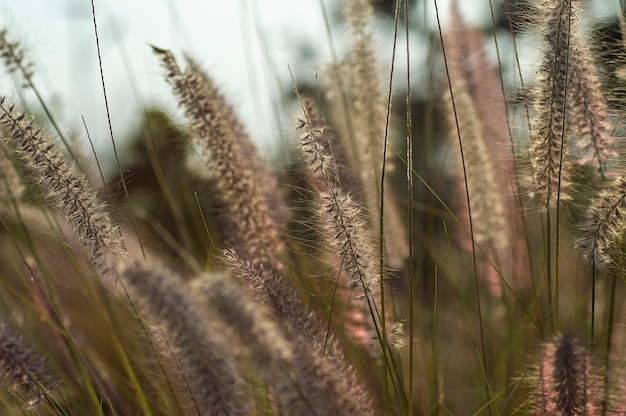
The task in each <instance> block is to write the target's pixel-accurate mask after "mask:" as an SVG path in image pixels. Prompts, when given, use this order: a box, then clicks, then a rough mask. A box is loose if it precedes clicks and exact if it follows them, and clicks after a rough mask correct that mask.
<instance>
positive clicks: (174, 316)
mask: <svg viewBox="0 0 626 416" xmlns="http://www.w3.org/2000/svg"><path fill="white" fill-rule="evenodd" d="M119 276H120V279H121V280H122V282H123V283H124V284H125V285H126V286H127V287H128V288H129V289H130V290H131V294H132V296H133V297H135V298H137V299H138V300H140V301H141V304H142V305H143V306H144V307H145V308H146V309H147V310H148V312H149V313H151V314H152V315H154V317H155V318H156V319H157V320H158V323H159V325H160V326H161V327H162V328H163V331H164V333H165V335H166V337H167V339H168V343H169V345H170V346H171V347H172V352H173V353H174V356H175V357H176V359H177V360H178V361H179V362H180V364H181V367H182V370H183V372H184V376H185V377H186V380H187V384H188V385H189V388H190V390H191V395H192V396H193V398H194V404H195V406H196V407H197V409H198V411H199V412H200V414H203V415H223V414H226V415H245V414H248V410H249V409H248V407H249V403H248V399H247V398H246V395H245V388H244V386H243V384H242V382H241V380H239V376H238V374H237V373H236V369H235V365H234V362H233V360H234V359H233V357H232V356H231V351H232V350H233V349H234V348H236V346H234V345H232V342H228V341H227V340H226V339H225V338H224V335H223V334H224V331H223V328H222V327H220V326H219V325H218V324H217V322H215V321H214V320H211V319H208V318H206V317H205V316H204V315H203V314H202V307H201V306H200V305H199V304H198V303H197V302H196V301H195V300H194V298H193V296H192V295H191V294H190V293H187V291H186V290H185V286H184V284H183V282H182V281H181V280H180V279H179V278H177V276H174V275H173V274H171V273H169V272H167V271H165V270H163V268H159V267H157V266H154V267H148V266H146V265H142V264H139V263H138V262H135V263H134V264H131V265H129V266H127V267H125V268H123V269H121V270H120V271H119Z"/></svg>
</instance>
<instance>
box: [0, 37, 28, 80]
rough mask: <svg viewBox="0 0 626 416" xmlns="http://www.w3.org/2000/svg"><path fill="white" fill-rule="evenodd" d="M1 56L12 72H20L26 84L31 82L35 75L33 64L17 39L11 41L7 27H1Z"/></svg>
mask: <svg viewBox="0 0 626 416" xmlns="http://www.w3.org/2000/svg"><path fill="white" fill-rule="evenodd" d="M0 57H2V59H4V62H5V64H6V66H7V68H8V70H9V71H10V72H20V73H21V75H22V76H23V77H24V80H26V84H30V82H31V78H32V76H33V70H32V69H33V64H32V62H28V61H27V60H26V58H25V54H24V50H23V49H22V46H21V45H20V44H19V42H17V41H11V40H10V39H9V36H8V31H7V29H6V28H2V29H0Z"/></svg>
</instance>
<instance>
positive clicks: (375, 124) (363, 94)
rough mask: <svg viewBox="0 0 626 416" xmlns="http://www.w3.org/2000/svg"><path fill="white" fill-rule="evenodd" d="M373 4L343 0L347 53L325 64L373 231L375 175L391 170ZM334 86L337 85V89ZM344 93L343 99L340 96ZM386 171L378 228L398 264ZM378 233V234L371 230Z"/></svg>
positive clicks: (400, 244)
mask: <svg viewBox="0 0 626 416" xmlns="http://www.w3.org/2000/svg"><path fill="white" fill-rule="evenodd" d="M373 14H374V9H373V7H372V4H371V1H370V0H348V1H346V2H345V6H344V10H343V16H344V20H345V23H346V26H347V28H348V36H349V38H350V54H349V56H348V59H347V64H346V65H345V66H337V67H335V68H333V69H331V71H330V73H331V77H330V80H329V89H330V92H329V95H330V98H331V99H333V105H334V107H335V108H336V109H337V111H338V113H340V114H341V113H343V116H344V119H345V124H346V125H345V126H344V127H345V135H344V136H342V137H341V145H342V147H343V148H344V150H345V152H346V154H347V157H348V161H349V166H350V168H351V169H352V174H353V175H354V176H356V177H357V178H358V180H359V182H360V187H359V193H362V195H363V201H364V202H365V207H367V209H368V212H369V213H370V218H369V222H370V223H371V224H372V225H373V229H374V230H375V232H376V233H379V231H380V230H379V229H378V228H379V223H380V221H379V218H380V212H381V209H380V208H381V207H380V200H381V192H382V190H381V183H380V182H381V176H382V168H383V163H385V164H386V167H385V169H386V170H387V173H390V172H391V171H392V170H393V165H392V162H391V160H392V159H391V157H392V153H393V152H391V151H388V152H387V153H386V155H387V156H386V158H387V160H385V161H384V162H383V152H384V146H385V134H389V132H388V128H387V94H386V93H385V91H384V86H383V84H382V78H381V68H380V66H381V65H380V62H379V60H378V58H377V53H376V51H375V46H376V45H375V41H374V38H373V36H372V31H371V28H370V25H371V23H372V20H373ZM336 90H339V91H338V93H337V92H336ZM343 96H345V99H344V100H340V98H341V97H343ZM391 179H392V178H391V175H389V174H387V176H386V183H385V189H386V192H385V195H384V198H385V202H386V203H385V212H384V216H385V217H384V229H383V235H384V238H385V250H386V254H387V256H386V259H387V260H388V261H389V263H390V264H391V266H392V267H394V268H399V267H401V266H402V262H403V260H404V259H406V258H407V257H408V254H409V253H408V244H406V243H405V242H406V241H407V234H406V230H405V229H404V227H403V226H402V221H401V216H400V212H399V210H398V208H397V206H396V205H395V204H394V197H393V192H390V191H389V190H391V189H394V184H392V183H391ZM377 235H378V234H377Z"/></svg>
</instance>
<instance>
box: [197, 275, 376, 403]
mask: <svg viewBox="0 0 626 416" xmlns="http://www.w3.org/2000/svg"><path fill="white" fill-rule="evenodd" d="M194 288H195V289H196V290H197V291H198V295H200V296H201V298H202V299H204V300H205V302H206V304H207V307H208V308H209V309H210V310H213V311H215V312H216V313H217V314H218V315H219V316H220V318H221V319H222V320H223V321H224V322H225V323H226V325H227V326H228V327H229V328H231V329H232V332H233V334H234V336H235V337H238V338H239V339H240V340H241V345H243V346H246V348H247V349H248V355H249V356H250V359H251V361H252V363H253V365H254V366H255V367H256V368H257V369H258V370H259V374H260V375H261V376H262V377H264V378H265V380H267V381H268V382H269V384H270V386H272V390H271V391H272V392H273V394H274V395H275V399H276V401H277V402H278V405H279V409H280V411H281V413H282V414H289V415H291V414H298V415H336V414H342V415H343V414H346V415H348V414H368V413H370V412H369V411H368V408H367V404H366V403H368V402H369V401H367V400H366V401H365V402H363V401H362V400H363V397H361V395H359V394H355V392H354V391H351V390H350V386H348V385H347V384H346V377H344V376H343V375H342V374H341V371H340V370H341V369H340V368H335V367H333V366H331V365H330V362H329V361H327V360H325V359H323V357H322V355H321V351H319V350H316V349H315V347H314V346H313V345H312V344H311V343H309V342H307V340H305V339H304V337H302V336H296V337H295V338H293V337H290V336H289V335H288V333H289V331H287V333H285V331H282V330H281V329H282V328H281V329H279V326H278V324H277V323H276V322H275V321H274V320H273V319H272V318H271V316H270V315H269V314H268V313H267V311H266V310H264V309H263V308H261V307H259V306H258V305H257V304H256V303H255V302H253V301H252V299H251V298H250V297H248V296H247V294H246V293H245V291H244V289H243V288H242V287H241V286H239V285H237V284H236V283H235V282H234V281H233V280H231V279H230V278H229V276H226V275H208V276H203V277H201V278H199V279H196V281H194Z"/></svg>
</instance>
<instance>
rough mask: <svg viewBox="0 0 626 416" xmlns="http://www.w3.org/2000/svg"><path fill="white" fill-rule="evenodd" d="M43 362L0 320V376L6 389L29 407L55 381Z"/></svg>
mask: <svg viewBox="0 0 626 416" xmlns="http://www.w3.org/2000/svg"><path fill="white" fill-rule="evenodd" d="M45 361H46V360H45V358H44V357H42V356H40V355H38V354H37V353H36V352H35V350H34V349H33V348H32V347H31V346H29V345H27V344H26V342H25V341H24V340H23V339H22V338H21V337H20V336H18V335H17V333H15V331H14V330H13V329H12V328H10V327H9V325H8V324H7V323H5V322H1V323H0V378H1V379H2V382H3V383H4V385H5V386H6V387H7V388H8V389H9V391H11V392H12V393H14V394H16V395H18V396H19V397H20V398H21V399H23V400H24V402H26V403H28V404H29V405H31V406H32V405H35V404H37V403H39V402H40V401H41V400H43V398H44V396H45V395H46V394H48V392H49V391H50V389H52V388H53V387H54V386H55V385H56V384H58V381H53V380H54V377H53V376H52V375H50V373H49V372H48V370H47V368H46V362H45Z"/></svg>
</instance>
